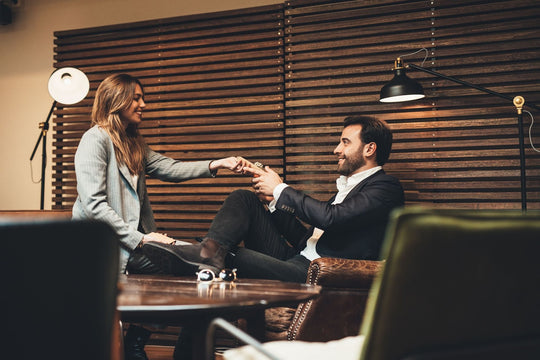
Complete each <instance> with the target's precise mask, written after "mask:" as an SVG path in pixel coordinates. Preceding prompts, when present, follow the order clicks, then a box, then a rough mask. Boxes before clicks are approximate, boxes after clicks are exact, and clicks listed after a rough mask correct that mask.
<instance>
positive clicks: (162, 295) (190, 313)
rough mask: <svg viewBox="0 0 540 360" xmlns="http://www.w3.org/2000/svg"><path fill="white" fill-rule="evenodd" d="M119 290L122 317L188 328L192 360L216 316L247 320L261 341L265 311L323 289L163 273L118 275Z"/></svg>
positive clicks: (200, 350)
mask: <svg viewBox="0 0 540 360" xmlns="http://www.w3.org/2000/svg"><path fill="white" fill-rule="evenodd" d="M118 288H119V294H118V298H117V309H118V310H119V312H120V317H121V319H122V321H124V322H130V323H148V324H164V325H174V326H183V327H188V328H189V329H190V332H191V334H192V335H193V336H192V349H193V358H194V359H202V358H203V357H204V346H205V344H204V341H205V334H206V330H207V328H208V325H209V324H210V322H211V321H212V320H213V319H214V318H216V317H222V318H225V319H228V320H235V319H240V318H242V319H245V320H246V326H247V331H248V333H250V334H251V335H252V336H254V337H256V338H258V339H260V340H263V339H264V330H265V318H264V310H265V309H267V308H270V307H275V306H294V305H297V304H298V303H301V302H304V301H307V300H309V299H312V298H314V297H316V296H317V295H318V294H319V292H320V290H321V288H320V287H319V286H317V285H308V284H299V283H292V282H282V281H275V280H254V279H240V280H237V281H235V282H233V283H228V282H222V281H214V282H212V283H201V282H197V280H196V279H195V278H194V277H189V278H187V277H172V276H163V275H157V276H156V275H121V276H120V278H119V282H118Z"/></svg>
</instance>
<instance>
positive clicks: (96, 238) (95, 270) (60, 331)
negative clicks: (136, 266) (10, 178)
mask: <svg viewBox="0 0 540 360" xmlns="http://www.w3.org/2000/svg"><path fill="white" fill-rule="evenodd" d="M0 244H1V246H2V247H1V254H2V260H1V261H0V271H1V274H2V279H3V280H4V281H2V289H1V290H0V298H1V304H0V311H1V312H2V316H1V318H2V328H3V329H4V330H5V331H4V333H6V335H7V336H3V337H2V349H3V350H2V351H4V352H5V353H11V354H14V358H17V359H40V358H51V359H60V360H67V359H78V360H91V359H92V360H95V359H109V358H110V356H111V337H112V329H113V319H114V316H115V307H116V282H117V277H118V242H117V239H116V235H115V234H114V232H113V231H112V229H111V228H110V227H108V226H106V225H105V224H103V223H98V222H82V221H69V220H61V221H58V220H47V221H38V222H35V221H34V222H24V221H20V220H18V221H14V220H13V219H12V220H9V221H4V222H2V221H0Z"/></svg>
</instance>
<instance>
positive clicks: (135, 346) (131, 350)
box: [124, 325, 152, 360]
mask: <svg viewBox="0 0 540 360" xmlns="http://www.w3.org/2000/svg"><path fill="white" fill-rule="evenodd" d="M151 334H152V333H151V332H150V331H149V330H146V329H145V328H143V327H140V326H135V325H130V327H129V328H128V330H127V332H126V336H125V337H124V360H148V357H147V356H146V353H145V352H144V346H145V345H146V342H147V341H148V338H149V337H150V335H151Z"/></svg>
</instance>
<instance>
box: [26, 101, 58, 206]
mask: <svg viewBox="0 0 540 360" xmlns="http://www.w3.org/2000/svg"><path fill="white" fill-rule="evenodd" d="M55 107H56V100H55V101H53V104H52V106H51V110H50V111H49V115H47V119H46V120H45V122H42V123H39V128H40V129H41V132H40V134H39V137H38V140H37V142H36V146H34V151H32V155H31V156H30V161H32V160H33V159H34V155H35V154H36V150H37V148H38V146H39V143H40V142H41V140H42V139H43V143H42V148H41V180H40V182H41V198H40V203H39V208H40V210H43V209H44V204H45V167H46V166H47V131H48V130H49V119H50V118H51V115H52V113H53V111H54V108H55Z"/></svg>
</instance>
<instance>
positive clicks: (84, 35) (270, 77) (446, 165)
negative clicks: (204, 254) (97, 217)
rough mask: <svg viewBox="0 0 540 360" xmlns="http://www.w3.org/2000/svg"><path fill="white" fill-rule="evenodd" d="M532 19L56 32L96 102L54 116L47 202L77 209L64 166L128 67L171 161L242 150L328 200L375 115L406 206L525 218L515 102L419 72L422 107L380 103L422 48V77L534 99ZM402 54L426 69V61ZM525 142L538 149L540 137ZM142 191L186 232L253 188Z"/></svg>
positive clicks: (488, 10) (444, 7)
mask: <svg viewBox="0 0 540 360" xmlns="http://www.w3.org/2000/svg"><path fill="white" fill-rule="evenodd" d="M539 16H540V8H539V7H538V6H536V1H534V0H501V1H469V0H467V1H465V0H438V1H437V0H433V1H424V0H422V1H397V0H371V1H361V0H357V1H327V0H309V1H308V0H297V1H287V2H285V3H283V4H278V5H275V6H265V7H256V8H248V9H242V10H235V11H228V12H221V13H210V14H201V15H194V16H186V17H177V18H168V19H161V20H152V21H146V22H138V23H131V24H121V25H115V26H107V27H99V28H90V29H77V30H70V31H62V32H57V33H55V37H56V39H55V53H56V55H55V64H54V66H55V67H56V68H61V67H65V66H74V67H77V68H79V69H81V70H82V71H84V72H85V73H86V74H87V75H88V77H89V79H90V82H91V92H90V94H89V96H88V97H87V98H86V99H85V100H84V101H82V102H81V103H79V104H76V105H74V106H62V107H58V108H57V109H56V110H55V118H54V130H55V134H54V144H53V145H54V159H53V162H54V164H53V188H54V190H53V204H54V205H53V207H54V208H55V209H60V208H70V207H71V206H72V204H73V201H74V200H75V197H76V180H75V175H74V167H73V156H74V154H75V150H76V146H77V144H78V140H79V138H80V136H81V135H82V133H83V132H84V131H85V130H86V129H87V128H88V127H89V114H90V111H91V106H92V101H93V95H94V92H95V89H96V88H97V86H98V85H99V82H100V81H101V80H103V79H104V78H105V77H106V76H107V75H109V74H111V73H114V72H128V73H130V74H132V75H135V76H137V77H139V78H140V79H141V81H142V82H143V84H144V85H145V90H146V102H147V111H146V112H145V120H144V122H143V126H142V132H143V134H144V136H145V138H146V140H147V142H148V143H149V144H150V146H151V147H152V148H153V149H155V150H156V151H160V152H162V153H164V154H165V155H168V156H171V157H174V158H178V159H182V160H186V161H189V160H197V159H211V158H218V157H224V156H230V155H243V156H245V157H246V158H248V159H250V160H254V161H255V160H258V161H261V162H263V163H265V164H268V165H270V166H272V167H273V168H275V169H277V170H278V172H280V173H281V174H282V175H283V176H284V178H285V179H286V181H287V182H288V183H289V184H291V185H293V186H295V187H297V188H299V189H302V190H304V191H306V192H308V193H310V194H311V195H312V196H314V197H317V198H320V199H327V198H328V197H329V196H330V194H332V193H333V192H334V188H335V187H334V181H335V177H336V173H335V169H336V158H335V156H334V155H332V151H333V149H334V147H335V145H336V144H337V142H338V139H339V134H340V132H341V122H342V120H343V118H344V117H345V116H347V115H349V114H371V115H375V116H378V117H379V118H381V119H384V120H386V121H387V122H388V123H389V125H390V126H391V128H392V129H393V131H394V139H395V141H394V147H393V153H392V156H391V158H390V161H389V163H388V164H387V166H386V169H387V172H389V173H392V174H394V175H395V176H397V177H399V178H400V179H401V181H402V183H403V184H404V187H405V189H406V197H407V203H408V204H416V203H419V204H425V205H429V206H438V207H454V208H455V207H458V208H510V209H519V208H520V177H519V151H518V136H517V134H518V129H517V116H516V115H515V108H514V107H513V106H512V105H511V104H509V103H507V102H506V101H505V100H502V99H500V98H497V97H494V96H492V95H488V94H484V93H481V92H479V91H477V90H474V89H469V88H465V87H463V86H461V85H458V84H456V83H451V82H449V81H447V80H442V79H438V78H434V77H433V76H431V75H428V74H426V73H422V72H419V71H412V70H411V71H409V76H411V77H414V78H415V79H417V80H419V81H420V82H421V83H422V84H423V86H424V89H425V91H426V94H427V95H428V96H427V98H425V99H423V100H420V101H416V102H414V103H401V104H390V105H389V104H382V103H380V102H379V101H378V96H379V95H378V94H379V90H380V88H381V87H382V86H383V85H384V83H385V82H387V81H388V80H390V79H391V77H392V72H391V68H392V66H393V61H394V60H395V58H396V57H397V56H400V55H408V54H411V53H414V52H415V51H416V50H418V49H420V48H426V49H427V53H428V57H427V60H426V61H425V63H424V66H425V67H428V68H430V69H433V70H436V71H439V72H441V73H444V74H446V75H450V76H454V77H458V78H460V79H463V80H466V81H469V82H471V83H474V84H477V85H480V86H484V87H488V88H490V89H492V90H494V91H497V92H501V93H505V94H508V95H518V94H519V95H522V96H524V97H525V99H526V101H527V102H531V103H535V104H540V85H539V84H540V61H538V58H539V57H540V56H539V55H540V25H539V24H538V21H537V19H538V17H539ZM404 60H405V62H406V63H407V62H411V63H415V64H416V65H421V64H422V61H423V60H424V52H419V53H416V54H414V55H410V56H405V57H404ZM533 114H534V112H533ZM534 115H536V116H537V117H538V116H540V114H538V113H536V114H534ZM524 122H525V126H524V127H525V134H526V135H527V139H526V141H525V143H526V163H527V187H528V193H527V195H528V208H530V209H539V208H540V154H539V153H537V152H535V151H533V149H532V148H531V146H530V143H529V141H528V126H529V125H530V122H531V121H530V118H529V117H528V114H525V116H524ZM532 139H533V140H534V141H536V145H537V147H540V130H538V127H536V128H534V127H533V131H532ZM148 185H149V192H150V195H151V201H152V203H153V208H154V211H155V215H156V219H157V221H158V225H159V227H160V229H162V230H163V231H166V232H167V233H168V234H169V235H171V236H175V237H177V238H192V237H193V236H198V235H201V234H203V233H204V231H205V230H206V229H207V228H208V225H209V223H210V221H211V219H212V218H213V216H214V214H215V212H216V211H217V209H218V208H219V206H220V204H221V203H222V202H223V200H224V198H225V197H226V195H227V194H228V193H230V191H232V190H233V189H236V188H249V178H246V177H242V176H236V175H229V174H227V173H226V172H221V173H220V175H219V176H218V178H216V179H200V180H192V181H188V182H184V183H181V184H170V183H162V182H160V181H157V180H153V179H149V180H148Z"/></svg>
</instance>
